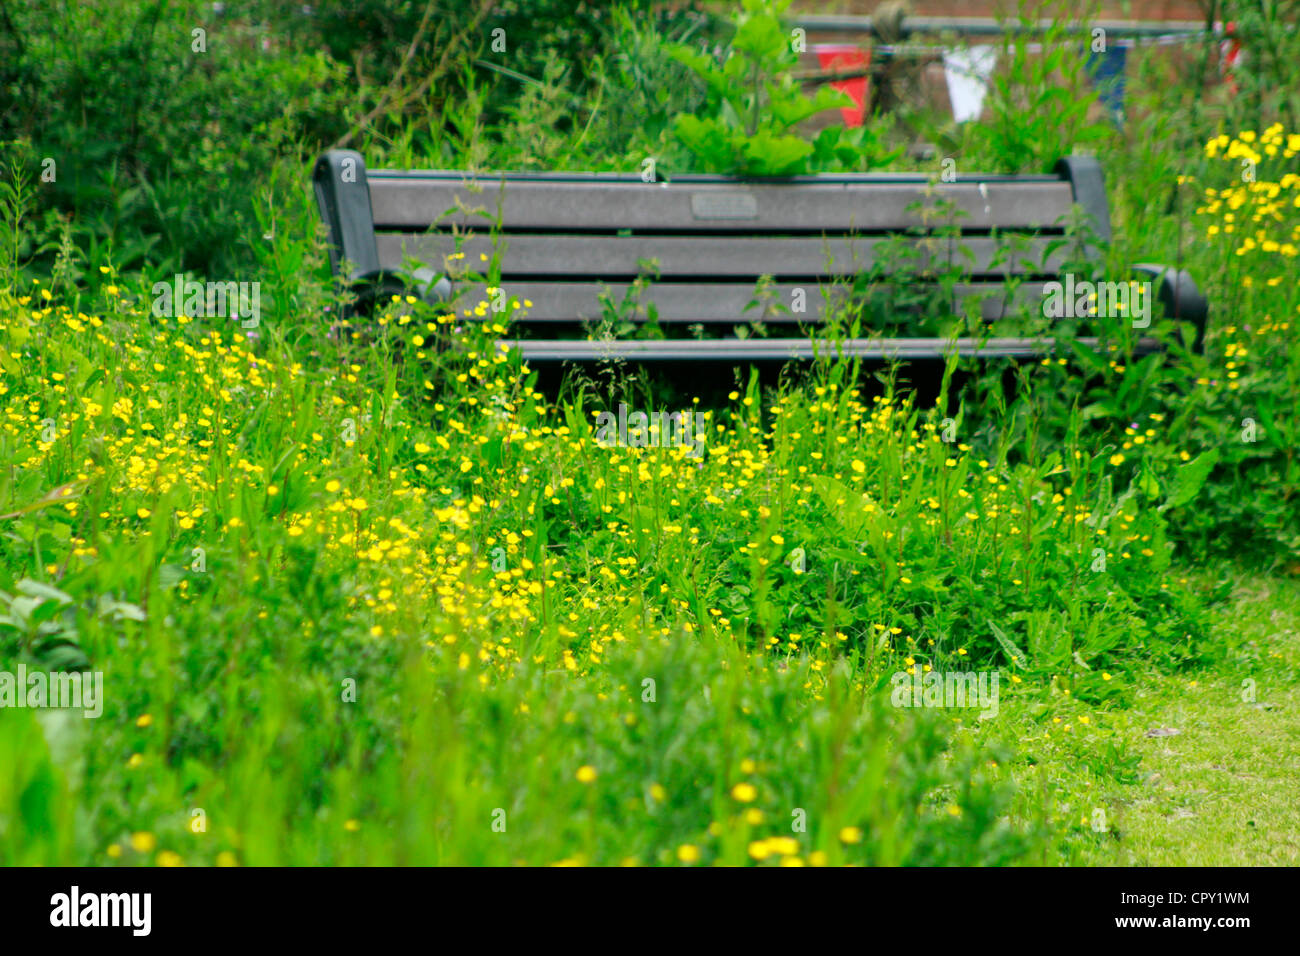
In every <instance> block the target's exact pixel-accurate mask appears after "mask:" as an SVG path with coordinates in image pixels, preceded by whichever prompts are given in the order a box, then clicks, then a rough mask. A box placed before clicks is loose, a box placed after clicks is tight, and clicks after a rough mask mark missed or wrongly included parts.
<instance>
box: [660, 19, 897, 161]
mask: <svg viewBox="0 0 1300 956" xmlns="http://www.w3.org/2000/svg"><path fill="white" fill-rule="evenodd" d="M788 6H789V0H744V6H743V9H742V10H741V12H740V13H738V14H737V17H736V33H735V36H734V37H733V38H732V41H731V44H730V46H729V48H728V49H727V50H726V51H725V52H724V54H723V55H722V56H721V58H720V59H719V58H717V57H715V56H713V55H710V54H709V53H707V52H704V51H701V50H699V49H696V48H695V47H692V46H689V45H686V44H681V43H678V44H673V45H672V47H671V49H670V51H669V52H670V55H671V56H672V57H673V59H675V60H677V61H678V62H679V63H681V64H683V65H684V66H686V67H687V68H688V69H690V70H691V71H692V72H693V73H695V74H696V75H697V76H699V77H700V79H701V80H702V81H703V83H704V84H705V87H706V90H707V99H706V102H705V106H704V108H703V109H702V110H701V111H700V113H699V114H697V115H691V114H682V115H679V116H678V117H677V118H676V120H675V121H674V126H673V132H674V134H675V135H676V137H677V139H678V140H679V141H680V142H681V143H682V145H683V146H685V147H686V149H688V150H689V151H690V152H691V154H692V155H693V156H694V158H695V161H696V163H697V165H698V167H699V168H700V169H701V170H702V171H704V172H716V173H729V174H732V175H738V176H755V177H757V176H794V175H799V174H801V173H809V172H831V171H843V170H863V169H867V168H870V167H873V166H881V165H884V164H885V163H887V162H889V161H890V160H892V159H894V158H895V157H896V156H897V155H898V151H894V152H888V151H887V150H886V149H885V148H884V146H883V145H882V144H881V142H880V139H879V135H878V130H877V129H875V128H873V127H870V126H863V127H857V128H855V129H847V128H845V127H844V126H843V125H842V124H836V125H833V126H828V127H827V128H825V129H823V130H822V131H821V132H820V133H818V135H817V136H816V137H815V138H813V139H811V140H809V139H807V138H806V137H804V136H801V135H800V134H799V132H798V130H797V126H798V124H799V123H801V122H803V121H804V120H806V119H808V118H809V117H812V116H816V115H817V114H819V113H823V112H825V111H826V110H831V109H839V108H842V107H845V106H850V105H852V102H851V100H850V99H849V97H848V96H847V94H845V93H842V92H840V91H838V90H835V89H833V88H831V87H830V86H826V85H823V86H821V87H819V88H818V89H817V92H816V93H815V94H814V95H812V96H808V95H806V94H805V93H804V92H803V90H802V89H801V88H800V85H799V81H798V80H797V79H796V78H795V77H794V75H793V73H792V71H793V69H794V67H795V66H796V64H797V63H798V49H799V38H800V37H801V36H802V35H801V34H798V33H795V32H792V31H787V30H786V28H785V27H784V25H783V24H782V22H781V17H780V15H781V14H782V13H783V12H784V11H785V9H786V8H787V7H788Z"/></svg>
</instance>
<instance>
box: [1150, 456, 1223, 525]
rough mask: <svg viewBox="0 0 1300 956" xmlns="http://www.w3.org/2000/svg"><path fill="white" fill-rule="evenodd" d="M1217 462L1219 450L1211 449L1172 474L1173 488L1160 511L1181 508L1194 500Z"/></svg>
mask: <svg viewBox="0 0 1300 956" xmlns="http://www.w3.org/2000/svg"><path fill="white" fill-rule="evenodd" d="M1218 462H1219V449H1217V448H1211V449H1210V450H1209V451H1206V452H1201V454H1199V455H1197V456H1196V457H1195V458H1193V459H1192V460H1191V461H1189V462H1188V463H1187V464H1185V465H1182V466H1181V467H1180V468H1179V469H1178V471H1176V472H1174V481H1173V487H1172V488H1171V489H1170V491H1169V499H1168V500H1167V501H1166V502H1165V503H1164V504H1163V505H1161V506H1160V510H1161V511H1166V510H1168V509H1169V508H1181V507H1182V506H1183V505H1185V504H1187V503H1188V502H1189V501H1191V500H1192V499H1193V498H1195V497H1196V495H1197V494H1198V493H1199V492H1200V490H1201V486H1202V485H1204V484H1205V479H1206V478H1208V477H1209V476H1210V472H1211V471H1212V470H1213V469H1214V466H1215V465H1216V464H1218Z"/></svg>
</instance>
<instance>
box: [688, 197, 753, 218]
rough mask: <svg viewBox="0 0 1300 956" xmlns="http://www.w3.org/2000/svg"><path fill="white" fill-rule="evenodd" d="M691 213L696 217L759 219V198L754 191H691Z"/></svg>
mask: <svg viewBox="0 0 1300 956" xmlns="http://www.w3.org/2000/svg"><path fill="white" fill-rule="evenodd" d="M691 213H692V214H693V215H694V216H695V218H696V219H757V218H758V200H757V199H755V198H754V194H753V193H745V192H726V193H722V192H700V193H691Z"/></svg>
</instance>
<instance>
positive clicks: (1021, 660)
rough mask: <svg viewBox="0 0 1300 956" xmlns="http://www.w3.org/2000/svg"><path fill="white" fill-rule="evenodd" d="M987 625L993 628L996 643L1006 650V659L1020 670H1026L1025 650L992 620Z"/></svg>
mask: <svg viewBox="0 0 1300 956" xmlns="http://www.w3.org/2000/svg"><path fill="white" fill-rule="evenodd" d="M988 625H989V627H990V628H992V629H993V636H994V637H996V638H997V639H998V643H999V644H1001V645H1002V650H1003V651H1004V652H1006V655H1007V659H1008V660H1010V661H1011V663H1012V664H1014V665H1015V666H1016V667H1019V668H1020V669H1021V670H1028V668H1029V659H1028V658H1027V657H1025V652H1024V651H1022V650H1021V649H1020V648H1018V647H1016V645H1015V644H1013V643H1012V641H1011V638H1009V637H1007V635H1006V634H1005V633H1003V631H1002V628H1000V627H998V626H997V625H996V624H994V623H993V622H992V621H989V622H988Z"/></svg>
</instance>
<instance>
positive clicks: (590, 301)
mask: <svg viewBox="0 0 1300 956" xmlns="http://www.w3.org/2000/svg"><path fill="white" fill-rule="evenodd" d="M502 288H503V291H504V292H505V294H506V297H507V298H508V299H514V300H517V301H518V302H519V303H520V305H522V304H523V303H524V302H532V306H531V307H530V308H529V309H528V310H527V311H526V313H524V314H523V315H522V316H521V317H519V318H517V319H516V321H518V322H525V323H531V322H537V323H545V322H586V321H596V320H598V319H600V318H601V317H602V316H603V315H604V309H603V307H602V304H601V295H602V294H604V295H607V296H608V298H609V301H610V302H611V303H612V304H613V305H614V307H615V308H616V309H617V307H618V306H619V305H620V303H622V302H623V301H624V297H625V296H626V295H627V293H628V290H629V289H631V284H630V283H626V282H611V283H598V282H508V283H506V284H505V285H503V287H502ZM796 290H802V291H803V294H804V295H803V298H804V308H805V310H804V311H803V312H802V313H793V312H780V311H775V310H774V311H772V312H771V313H770V314H769V315H768V316H767V318H765V319H763V321H764V322H767V323H772V324H775V323H787V324H792V323H797V322H820V321H821V319H822V315H823V312H824V311H825V307H826V297H827V296H829V297H830V299H831V301H832V302H836V303H839V302H843V301H845V299H846V298H847V296H848V292H849V290H848V289H847V288H845V287H844V286H835V285H827V286H825V287H824V288H819V287H818V286H817V284H816V283H804V284H802V285H799V284H794V283H774V284H773V285H771V286H770V287H769V290H768V291H769V294H770V295H771V299H770V300H768V301H770V302H773V303H779V304H780V305H783V306H785V307H786V308H787V309H789V308H791V307H792V305H793V304H794V302H795V293H796ZM459 291H460V297H459V299H458V300H457V306H458V307H459V308H460V309H465V308H473V307H474V306H476V305H477V304H478V303H480V302H488V303H489V304H490V303H491V301H492V297H491V296H489V295H488V293H487V287H486V286H485V285H483V284H481V283H477V284H466V285H463V286H461V287H459ZM885 291H886V290H881V292H882V294H884V292H885ZM953 296H954V298H955V299H956V307H957V311H958V312H959V313H962V314H964V312H965V304H966V301H967V300H968V299H978V300H979V301H980V315H981V316H982V317H983V318H985V319H986V320H992V319H996V318H999V317H1000V316H1002V315H1008V316H1012V315H1016V314H1017V313H1018V312H1019V310H1020V308H1021V307H1026V308H1029V309H1041V306H1042V302H1043V284H1042V283H1041V282H1034V281H1028V282H1024V283H1022V284H1021V285H1020V286H1019V287H1017V288H1016V290H1015V291H1014V292H1013V293H1011V294H1010V295H1008V287H1007V286H1006V285H1005V284H1004V283H964V284H961V285H957V286H955V287H954V289H953ZM755 298H756V293H755V287H754V284H753V283H752V282H750V283H689V284H685V283H658V284H651V285H650V286H649V287H648V288H646V289H645V290H643V292H642V294H641V296H640V299H639V302H640V307H639V308H637V309H636V311H635V313H633V314H632V315H631V316H629V317H630V318H632V319H633V320H641V319H645V318H646V315H647V313H646V305H647V304H648V303H654V305H655V306H656V308H657V311H658V316H659V321H661V322H665V323H667V322H674V323H688V322H706V323H712V322H722V323H728V324H732V325H743V324H745V323H748V322H753V321H757V320H759V319H760V318H762V314H763V310H762V306H756V307H755V308H753V309H750V310H749V311H745V307H746V306H747V305H748V304H749V303H750V302H752V301H753V300H754V299H755ZM487 317H488V318H490V317H491V313H489V314H488V316H487Z"/></svg>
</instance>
